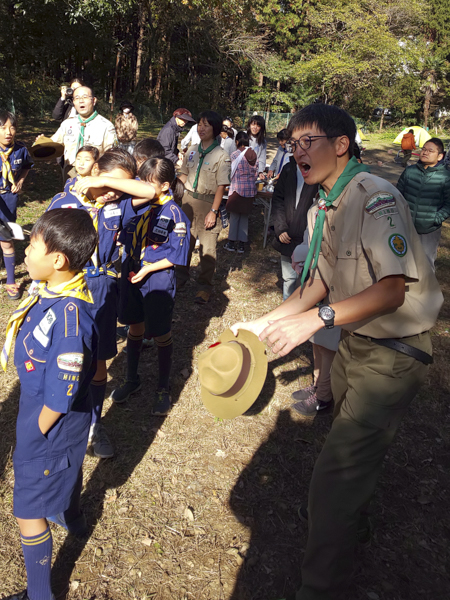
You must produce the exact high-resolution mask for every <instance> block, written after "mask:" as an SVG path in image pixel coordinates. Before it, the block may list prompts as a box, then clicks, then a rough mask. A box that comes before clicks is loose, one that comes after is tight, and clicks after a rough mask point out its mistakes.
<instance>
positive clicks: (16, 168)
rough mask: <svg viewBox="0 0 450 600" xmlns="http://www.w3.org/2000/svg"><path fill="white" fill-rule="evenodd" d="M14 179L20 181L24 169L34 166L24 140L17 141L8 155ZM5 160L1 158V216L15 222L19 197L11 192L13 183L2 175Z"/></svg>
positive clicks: (5, 219)
mask: <svg viewBox="0 0 450 600" xmlns="http://www.w3.org/2000/svg"><path fill="white" fill-rule="evenodd" d="M6 150H8V148H7V149H6ZM8 162H9V164H10V166H11V171H12V174H13V176H14V181H18V180H19V179H20V176H21V174H22V171H28V170H29V169H31V167H32V166H33V161H32V160H31V156H30V155H29V154H28V150H27V149H26V147H25V145H24V144H22V142H15V143H14V146H13V151H12V152H11V154H10V155H9V157H8ZM2 168H3V161H2V159H1V158H0V180H1V181H0V218H1V219H3V220H4V221H11V222H13V223H14V222H15V220H16V217H17V212H16V211H17V199H18V197H19V195H18V194H13V193H12V192H11V183H10V182H9V181H7V180H6V181H5V180H4V178H3V177H1V173H2Z"/></svg>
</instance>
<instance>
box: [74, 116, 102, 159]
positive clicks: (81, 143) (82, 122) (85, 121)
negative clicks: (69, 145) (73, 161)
mask: <svg viewBox="0 0 450 600" xmlns="http://www.w3.org/2000/svg"><path fill="white" fill-rule="evenodd" d="M97 115H98V112H97V111H96V110H94V112H93V113H92V115H91V116H90V117H88V118H87V119H82V118H81V116H80V115H78V122H79V123H80V125H81V127H80V135H79V136H78V143H77V152H78V150H79V149H80V148H81V147H82V146H84V130H85V129H86V125H87V124H88V123H90V122H91V121H93V120H94V119H95V117H96V116H97Z"/></svg>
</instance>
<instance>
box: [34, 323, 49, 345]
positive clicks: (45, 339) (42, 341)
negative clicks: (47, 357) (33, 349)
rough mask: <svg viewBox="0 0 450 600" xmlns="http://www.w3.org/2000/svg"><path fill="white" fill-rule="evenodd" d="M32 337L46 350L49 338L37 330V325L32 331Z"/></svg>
mask: <svg viewBox="0 0 450 600" xmlns="http://www.w3.org/2000/svg"><path fill="white" fill-rule="evenodd" d="M33 337H34V338H35V339H37V341H38V342H39V343H40V344H41V345H42V346H44V348H47V346H48V343H49V342H50V338H48V337H47V336H46V335H45V334H44V333H42V331H41V330H40V329H39V325H36V327H35V328H34V329H33Z"/></svg>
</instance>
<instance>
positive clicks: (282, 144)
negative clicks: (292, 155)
mask: <svg viewBox="0 0 450 600" xmlns="http://www.w3.org/2000/svg"><path fill="white" fill-rule="evenodd" d="M286 142H287V140H278V143H279V144H280V146H281V147H282V148H284V147H285V146H286Z"/></svg>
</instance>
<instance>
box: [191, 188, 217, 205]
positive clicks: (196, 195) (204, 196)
mask: <svg viewBox="0 0 450 600" xmlns="http://www.w3.org/2000/svg"><path fill="white" fill-rule="evenodd" d="M186 191H187V193H188V194H189V195H190V196H192V197H193V198H195V199H196V200H203V201H204V202H210V203H211V204H212V203H213V202H214V198H215V197H216V195H215V194H199V193H198V192H191V190H186Z"/></svg>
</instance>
